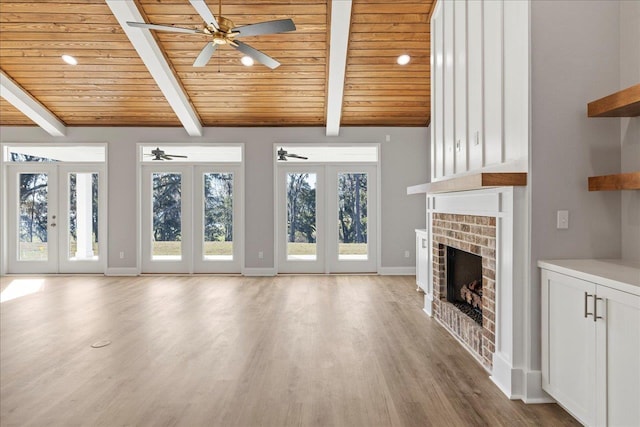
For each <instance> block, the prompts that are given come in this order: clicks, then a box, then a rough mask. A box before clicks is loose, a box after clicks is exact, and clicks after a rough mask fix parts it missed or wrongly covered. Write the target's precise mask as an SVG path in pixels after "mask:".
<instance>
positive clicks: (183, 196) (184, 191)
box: [140, 163, 193, 273]
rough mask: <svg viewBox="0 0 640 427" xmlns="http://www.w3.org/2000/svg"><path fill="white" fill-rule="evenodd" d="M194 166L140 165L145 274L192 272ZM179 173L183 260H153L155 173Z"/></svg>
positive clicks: (142, 250) (142, 265)
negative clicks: (153, 179) (153, 177)
mask: <svg viewBox="0 0 640 427" xmlns="http://www.w3.org/2000/svg"><path fill="white" fill-rule="evenodd" d="M192 168H193V167H192V166H189V165H186V164H180V163H173V164H168V163H154V164H143V165H142V166H141V177H140V178H141V179H140V183H141V185H140V190H141V204H142V206H141V209H140V217H141V218H140V219H141V222H140V224H141V228H140V231H141V233H140V234H141V237H142V240H141V248H140V250H141V253H142V257H141V267H142V272H143V273H190V272H191V270H192V265H191V264H192V259H193V250H192V249H193V240H192V239H193V224H192V221H191V218H193V213H192V211H193V202H192V189H193V185H192V173H191V171H192ZM156 172H158V173H179V174H180V175H181V179H180V220H181V221H180V222H181V224H180V239H181V240H180V250H181V253H180V259H153V253H152V252H153V239H152V235H153V233H152V229H153V206H152V205H153V188H152V186H153V181H152V178H151V176H152V174H153V173H156Z"/></svg>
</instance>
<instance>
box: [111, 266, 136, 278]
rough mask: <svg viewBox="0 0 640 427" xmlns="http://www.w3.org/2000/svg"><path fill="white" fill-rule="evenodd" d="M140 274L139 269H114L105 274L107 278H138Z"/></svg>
mask: <svg viewBox="0 0 640 427" xmlns="http://www.w3.org/2000/svg"><path fill="white" fill-rule="evenodd" d="M139 274H140V273H139V272H138V268H137V267H113V268H107V271H105V272H104V275H105V276H138V275H139Z"/></svg>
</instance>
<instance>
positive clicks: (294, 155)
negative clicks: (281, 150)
mask: <svg viewBox="0 0 640 427" xmlns="http://www.w3.org/2000/svg"><path fill="white" fill-rule="evenodd" d="M287 156H288V157H294V158H296V159H302V160H309V158H308V157H305V156H298V155H297V154H287Z"/></svg>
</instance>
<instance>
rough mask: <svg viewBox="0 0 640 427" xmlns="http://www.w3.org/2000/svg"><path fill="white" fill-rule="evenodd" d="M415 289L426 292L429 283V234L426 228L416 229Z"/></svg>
mask: <svg viewBox="0 0 640 427" xmlns="http://www.w3.org/2000/svg"><path fill="white" fill-rule="evenodd" d="M416 285H417V286H418V288H417V289H416V290H418V291H419V290H422V291H423V292H425V293H426V292H427V286H428V285H429V235H428V234H427V230H424V229H417V230H416Z"/></svg>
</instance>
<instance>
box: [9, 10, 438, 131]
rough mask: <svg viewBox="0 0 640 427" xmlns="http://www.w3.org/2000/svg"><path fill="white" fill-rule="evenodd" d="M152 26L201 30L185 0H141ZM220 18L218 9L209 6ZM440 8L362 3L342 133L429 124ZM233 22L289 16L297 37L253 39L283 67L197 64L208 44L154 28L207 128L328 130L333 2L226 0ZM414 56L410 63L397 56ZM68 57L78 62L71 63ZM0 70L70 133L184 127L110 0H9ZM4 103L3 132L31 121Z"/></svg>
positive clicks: (226, 55) (226, 58) (228, 58)
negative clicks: (434, 26)
mask: <svg viewBox="0 0 640 427" xmlns="http://www.w3.org/2000/svg"><path fill="white" fill-rule="evenodd" d="M138 6H139V9H140V11H141V12H142V14H143V15H145V16H146V21H147V22H152V23H155V24H162V25H171V24H175V25H176V26H181V27H188V28H199V27H200V26H201V25H202V20H201V18H200V17H199V16H198V14H197V13H196V11H195V10H194V9H193V8H192V7H191V5H190V4H189V2H188V1H187V0H138ZM209 6H210V8H211V10H212V11H213V12H214V13H215V14H216V15H217V11H218V3H217V2H216V1H215V0H209ZM431 6H432V2H431V1H430V0H427V1H418V0H411V1H409V0H384V1H383V0H353V11H352V23H351V34H350V37H349V49H348V55H347V69H346V78H345V91H344V101H343V117H342V125H343V126H356V125H380V126H382V125H384V126H425V125H427V124H428V123H429V113H430V112H429V25H428V15H429V12H430V10H431ZM222 15H223V16H225V17H226V18H228V19H231V20H232V21H233V22H234V23H235V24H236V26H240V25H246V24H251V23H257V22H262V21H268V20H274V19H282V18H289V17H290V18H292V19H293V20H294V22H295V24H296V27H297V30H296V31H295V32H291V33H283V34H275V35H263V36H255V37H247V38H245V39H243V41H245V42H246V43H248V44H250V45H251V46H253V47H255V48H256V49H259V50H262V51H264V52H265V53H267V54H268V55H270V56H272V57H274V58H275V59H277V60H278V61H280V62H281V63H282V65H281V66H280V67H278V68H277V69H275V70H270V69H269V68H267V67H264V66H262V65H259V64H256V65H254V66H253V67H245V66H243V65H241V64H240V62H239V60H240V58H241V56H242V55H241V54H240V53H239V52H237V51H236V50H234V49H232V48H231V47H229V46H222V47H221V48H219V49H218V50H217V52H216V54H215V55H214V57H213V58H212V59H211V61H210V62H209V64H208V65H207V66H206V67H204V68H193V67H192V66H191V64H192V63H193V61H194V60H195V58H196V57H197V55H198V53H199V52H200V50H201V49H202V47H203V46H204V45H205V43H206V42H207V41H208V38H207V36H204V35H199V34H182V33H167V32H160V31H157V32H152V33H153V34H154V36H155V38H156V40H157V41H158V44H159V46H160V48H161V49H162V50H163V51H164V54H165V56H166V58H167V60H168V62H169V63H170V65H171V67H172V68H173V70H174V72H175V73H176V76H177V77H178V79H179V81H180V82H181V84H182V85H183V87H184V89H185V92H186V93H187V95H188V97H189V98H190V101H191V103H192V104H193V106H194V108H195V110H196V111H197V113H198V115H199V116H200V120H201V122H202V124H203V125H204V126H323V125H325V120H326V106H325V105H326V97H327V93H326V92H327V80H328V75H327V73H328V58H329V46H328V37H329V36H328V34H329V25H330V23H329V17H330V1H328V0H275V1H267V0H222ZM402 53H408V54H410V55H411V56H412V60H411V63H410V64H409V65H407V66H404V67H401V66H399V65H397V64H396V58H397V56H398V55H400V54H402ZM63 54H69V55H73V56H74V57H76V58H77V59H78V62H79V64H78V65H76V66H70V65H67V64H65V63H64V62H62V60H61V59H60V57H61V55H63ZM0 69H2V71H4V72H5V73H6V74H7V75H8V76H10V77H11V78H12V79H13V80H15V81H16V82H17V83H18V84H19V85H21V86H22V87H23V88H24V89H25V90H26V91H28V92H29V93H30V94H31V95H32V96H33V97H35V98H36V99H37V100H38V101H40V102H41V103H42V104H43V105H44V106H45V107H47V108H48V109H49V110H51V112H52V113H53V114H55V115H56V116H57V117H58V118H59V119H60V120H61V121H62V122H64V123H65V124H66V125H67V126H94V125H98V126H134V125H135V126H180V122H179V121H178V119H177V118H176V116H175V114H174V112H173V110H172V109H171V108H170V106H169V104H168V103H167V101H166V100H165V99H164V97H163V96H162V93H161V92H160V90H159V89H158V87H157V85H156V84H155V81H154V80H153V78H152V77H151V75H150V74H149V72H148V71H147V69H146V67H145V66H144V64H143V63H142V61H141V60H140V58H139V57H138V55H137V53H136V51H135V50H134V49H133V47H132V45H131V43H130V42H129V40H128V38H127V36H126V35H125V34H124V32H123V31H122V29H121V28H120V26H119V25H118V23H117V21H116V19H115V17H114V16H113V15H112V14H111V11H110V9H109V7H108V6H107V5H106V4H105V2H104V1H103V0H46V1H44V0H40V1H38V2H33V1H25V0H1V1H0ZM32 124H33V123H32V122H31V121H30V120H29V119H27V118H26V117H25V116H23V115H21V113H20V112H18V111H17V110H16V109H15V108H14V107H13V106H11V105H10V104H9V103H8V102H6V101H5V100H2V101H1V102H0V125H32Z"/></svg>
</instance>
